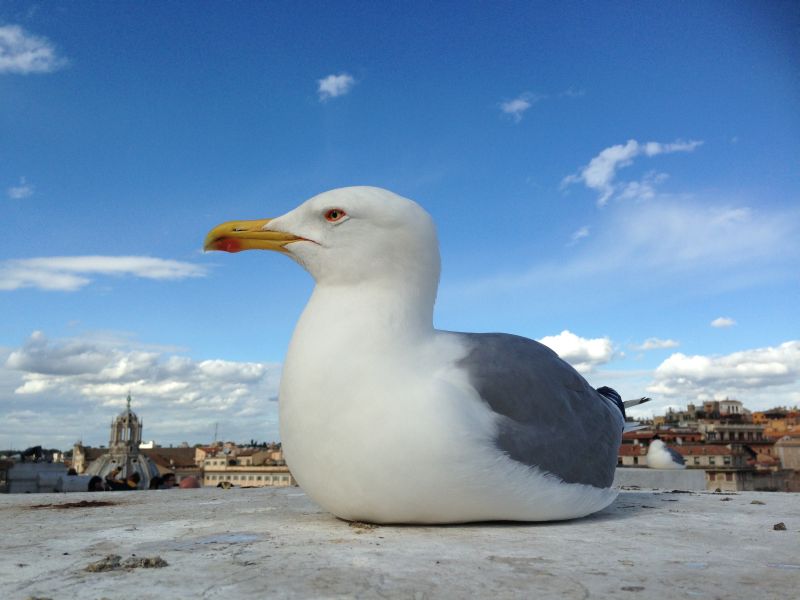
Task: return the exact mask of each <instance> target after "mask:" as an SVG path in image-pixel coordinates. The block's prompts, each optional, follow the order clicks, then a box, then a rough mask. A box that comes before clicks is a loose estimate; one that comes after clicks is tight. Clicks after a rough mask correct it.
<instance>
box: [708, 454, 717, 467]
mask: <svg viewBox="0 0 800 600" xmlns="http://www.w3.org/2000/svg"><path fill="white" fill-rule="evenodd" d="M708 464H710V465H715V464H717V459H716V458H714V457H713V456H709V457H708Z"/></svg>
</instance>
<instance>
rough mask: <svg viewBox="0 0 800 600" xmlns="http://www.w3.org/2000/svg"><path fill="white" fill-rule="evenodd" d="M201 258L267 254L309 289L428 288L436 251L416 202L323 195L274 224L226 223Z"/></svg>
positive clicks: (369, 192)
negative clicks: (300, 272) (287, 261)
mask: <svg viewBox="0 0 800 600" xmlns="http://www.w3.org/2000/svg"><path fill="white" fill-rule="evenodd" d="M204 247H205V249H206V250H222V251H225V252H240V251H242V250H273V251H277V252H280V253H282V254H286V255H287V256H289V257H290V258H292V259H294V260H295V261H297V262H298V263H299V264H300V265H302V266H303V267H304V268H305V269H306V270H307V271H308V272H309V273H310V274H311V276H312V277H313V278H314V280H315V281H316V282H317V284H330V285H342V284H360V283H365V282H375V283H395V284H400V285H410V286H420V285H424V284H427V285H428V286H430V285H433V287H434V291H433V293H434V294H435V287H436V285H438V281H439V244H438V241H437V237H436V228H435V226H434V224H433V220H432V219H431V217H430V215H429V214H428V213H427V212H426V211H425V210H424V209H423V208H422V207H421V206H419V205H418V204H417V203H416V202H413V201H412V200H408V199H407V198H403V197H401V196H398V195H397V194H394V193H392V192H390V191H388V190H384V189H381V188H375V187H346V188H339V189H335V190H331V191H328V192H324V193H322V194H319V195H317V196H314V197H313V198H310V199H309V200H307V201H305V202H304V203H303V204H301V205H300V206H298V207H297V208H295V209H294V210H291V211H290V212H288V213H286V214H285V215H282V216H280V217H277V218H274V219H259V220H254V221H229V222H227V223H223V224H221V225H218V226H217V227H215V228H214V229H212V230H211V231H210V232H209V234H208V235H207V236H206V241H205V246H204Z"/></svg>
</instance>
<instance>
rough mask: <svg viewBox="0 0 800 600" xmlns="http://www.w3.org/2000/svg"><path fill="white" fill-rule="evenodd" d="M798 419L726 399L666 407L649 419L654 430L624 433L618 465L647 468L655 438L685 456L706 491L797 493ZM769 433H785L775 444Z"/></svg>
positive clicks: (799, 483)
mask: <svg viewBox="0 0 800 600" xmlns="http://www.w3.org/2000/svg"><path fill="white" fill-rule="evenodd" d="M797 416H798V411H797V410H796V409H795V410H793V411H789V410H785V409H773V410H771V411H764V412H762V413H750V411H748V410H747V409H746V408H744V406H743V405H742V403H741V402H740V401H738V400H730V399H726V400H715V401H709V402H705V403H704V404H703V407H702V409H698V408H697V407H696V406H695V405H694V404H689V405H688V406H687V409H686V410H685V411H683V410H675V409H673V408H669V409H668V410H667V413H666V414H665V415H663V416H661V417H655V418H654V419H653V425H654V428H652V429H644V430H638V431H634V432H628V433H625V434H624V435H623V438H622V444H621V446H620V449H619V453H618V457H617V466H618V467H645V466H647V448H648V446H649V445H650V443H651V441H652V440H653V439H654V438H655V437H656V436H658V437H659V438H660V439H661V440H662V441H664V443H666V444H668V445H669V446H670V447H671V448H672V449H674V450H676V451H677V452H679V453H680V454H681V455H682V456H683V457H684V459H685V460H686V467H687V468H688V469H698V470H703V471H704V472H705V476H706V488H707V489H709V490H715V489H720V490H726V491H734V490H739V491H742V490H776V491H800V428H797V429H795V427H796V425H795V423H796V417H797ZM770 428H771V429H770ZM768 431H772V432H775V431H785V432H789V434H788V435H785V436H783V437H782V438H781V439H780V440H779V442H775V441H774V439H772V438H771V436H769V435H767V432H768ZM795 431H796V432H797V433H796V437H795V436H794V435H792V434H793V433H795Z"/></svg>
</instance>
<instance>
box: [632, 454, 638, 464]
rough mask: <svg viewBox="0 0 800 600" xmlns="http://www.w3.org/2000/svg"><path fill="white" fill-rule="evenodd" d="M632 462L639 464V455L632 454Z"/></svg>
mask: <svg viewBox="0 0 800 600" xmlns="http://www.w3.org/2000/svg"><path fill="white" fill-rule="evenodd" d="M633 464H635V465H638V464H639V457H638V456H634V457H633Z"/></svg>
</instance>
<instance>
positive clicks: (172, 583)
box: [0, 488, 800, 600]
mask: <svg viewBox="0 0 800 600" xmlns="http://www.w3.org/2000/svg"><path fill="white" fill-rule="evenodd" d="M82 500H90V501H93V502H90V503H88V505H87V503H85V502H84V503H81V501H82ZM96 501H111V502H115V504H113V505H110V506H109V505H103V503H102V502H96ZM753 501H758V502H756V503H754V502H753ZM95 502H96V503H95ZM67 503H70V504H73V506H72V507H69V508H57V507H58V505H62V504H67ZM759 503H763V504H759ZM779 522H782V523H785V525H786V530H785V531H782V530H775V529H774V526H775V524H776V523H779ZM0 523H2V528H3V534H2V536H0V584H2V587H1V588H0V589H2V590H3V592H2V596H3V598H9V599H11V600H17V599H19V600H25V599H27V598H30V597H38V598H42V597H44V598H52V599H54V600H56V599H62V598H64V599H67V598H91V599H98V598H111V599H117V598H119V599H122V598H125V599H129V598H159V599H160V598H225V599H231V598H267V597H269V598H345V597H346V598H351V597H359V598H377V597H380V598H454V597H461V598H467V597H484V598H485V597H492V598H521V597H528V598H537V599H540V600H541V599H549V598H558V599H570V598H587V597H599V598H640V599H642V600H644V599H646V598H725V599H729V598H759V600H768V599H770V598H775V599H784V598H790V597H795V595H796V593H797V589H798V584H800V497H798V495H797V494H780V493H773V494H770V493H763V492H746V493H740V494H712V493H707V492H699V493H671V492H666V491H647V492H645V491H639V492H631V491H625V492H622V494H621V495H620V497H619V499H618V500H617V501H616V502H615V503H614V504H613V505H612V506H611V507H609V508H608V509H606V510H605V511H603V512H601V513H599V514H597V515H594V516H592V517H589V518H586V519H582V520H577V521H569V522H560V523H549V524H533V525H526V524H513V523H499V524H478V525H463V526H461V525H459V526H446V527H386V526H379V527H375V526H370V525H365V524H349V523H346V522H343V521H339V520H338V519H336V518H334V517H332V516H331V515H329V514H327V513H325V512H323V511H322V510H320V509H319V508H318V507H317V506H316V505H314V504H313V503H312V502H311V501H310V500H309V499H308V498H307V497H306V496H305V495H304V494H303V493H302V492H301V491H300V490H299V489H297V488H290V489H264V488H262V489H244V490H243V489H232V490H227V491H226V490H220V489H214V488H212V489H194V490H180V489H176V490H164V491H152V492H119V493H95V494H88V493H81V494H69V495H63V494H62V495H58V494H36V495H33V494H30V495H27V494H25V495H2V496H0ZM114 555H116V556H119V557H120V558H119V560H120V563H121V565H123V567H122V568H113V569H110V570H98V571H94V572H93V571H91V570H90V571H87V570H86V567H87V566H89V565H90V564H92V563H97V562H98V561H100V560H103V559H105V558H106V557H109V556H114ZM154 557H159V558H160V559H162V560H163V561H165V563H166V566H162V567H161V568H137V567H138V565H139V563H140V562H141V561H142V560H144V559H151V560H152V559H154ZM131 559H133V560H131ZM125 564H127V565H130V566H128V567H124V565H125Z"/></svg>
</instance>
